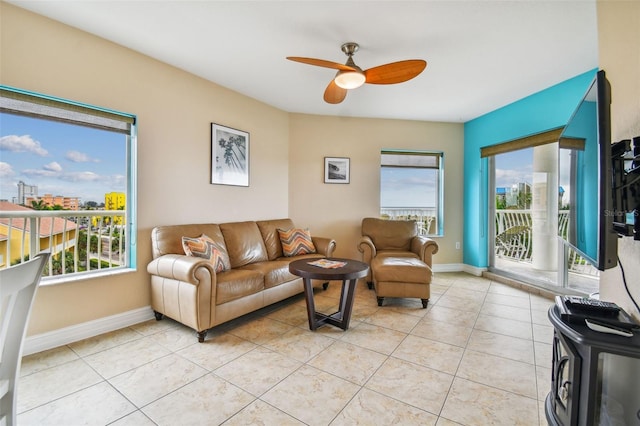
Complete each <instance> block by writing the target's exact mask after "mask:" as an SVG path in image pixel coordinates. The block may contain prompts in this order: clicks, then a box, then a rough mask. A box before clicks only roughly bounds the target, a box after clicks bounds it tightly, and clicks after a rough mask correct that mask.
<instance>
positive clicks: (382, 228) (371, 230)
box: [362, 217, 418, 251]
mask: <svg viewBox="0 0 640 426" xmlns="http://www.w3.org/2000/svg"><path fill="white" fill-rule="evenodd" d="M362 235H366V236H368V237H369V238H371V241H372V242H373V245H374V246H375V247H376V250H378V251H380V250H404V251H410V250H411V240H412V239H413V237H416V236H417V235H418V226H417V224H416V222H415V221H413V220H411V221H409V220H384V219H378V218H373V217H368V218H365V219H363V220H362Z"/></svg>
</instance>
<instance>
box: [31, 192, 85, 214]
mask: <svg viewBox="0 0 640 426" xmlns="http://www.w3.org/2000/svg"><path fill="white" fill-rule="evenodd" d="M32 201H35V202H38V201H42V204H44V205H45V206H47V207H53V206H60V207H62V208H63V209H64V210H78V209H79V206H80V199H79V198H78V197H64V196H62V195H56V196H53V195H51V194H44V195H43V196H42V197H40V198H38V197H29V198H27V199H26V202H25V203H24V205H25V206H27V207H31V202H32Z"/></svg>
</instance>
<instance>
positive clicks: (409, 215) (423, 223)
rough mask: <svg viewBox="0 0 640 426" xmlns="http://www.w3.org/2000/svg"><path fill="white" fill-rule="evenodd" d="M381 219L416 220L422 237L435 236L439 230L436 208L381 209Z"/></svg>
mask: <svg viewBox="0 0 640 426" xmlns="http://www.w3.org/2000/svg"><path fill="white" fill-rule="evenodd" d="M380 217H381V218H383V219H391V220H411V219H414V220H415V221H416V222H417V223H418V232H419V233H420V235H430V234H435V233H436V230H437V229H438V220H437V214H436V209H435V207H424V208H423V207H381V208H380Z"/></svg>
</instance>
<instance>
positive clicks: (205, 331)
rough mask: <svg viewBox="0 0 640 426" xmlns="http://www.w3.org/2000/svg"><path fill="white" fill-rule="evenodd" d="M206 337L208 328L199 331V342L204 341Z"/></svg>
mask: <svg viewBox="0 0 640 426" xmlns="http://www.w3.org/2000/svg"><path fill="white" fill-rule="evenodd" d="M205 337H207V330H203V331H198V343H202V342H204V339H205Z"/></svg>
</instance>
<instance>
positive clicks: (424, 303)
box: [420, 299, 429, 309]
mask: <svg viewBox="0 0 640 426" xmlns="http://www.w3.org/2000/svg"><path fill="white" fill-rule="evenodd" d="M420 300H422V309H427V304H428V303H429V299H420Z"/></svg>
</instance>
